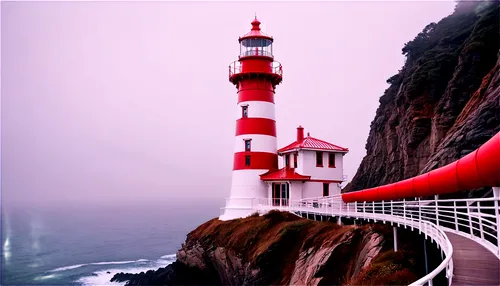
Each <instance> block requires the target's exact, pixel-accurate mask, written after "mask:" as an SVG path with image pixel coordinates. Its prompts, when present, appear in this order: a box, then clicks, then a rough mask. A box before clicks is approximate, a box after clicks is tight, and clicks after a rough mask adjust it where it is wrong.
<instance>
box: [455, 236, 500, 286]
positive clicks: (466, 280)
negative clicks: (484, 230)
mask: <svg viewBox="0 0 500 286" xmlns="http://www.w3.org/2000/svg"><path fill="white" fill-rule="evenodd" d="M446 235H447V236H448V239H449V240H450V241H451V244H452V245H453V279H452V285H500V260H499V259H498V258H497V257H496V256H495V255H493V253H491V251H489V250H488V249H486V248H485V247H483V246H482V245H480V244H479V243H477V242H475V241H473V240H470V239H468V238H466V237H463V236H461V235H458V234H455V233H452V232H446Z"/></svg>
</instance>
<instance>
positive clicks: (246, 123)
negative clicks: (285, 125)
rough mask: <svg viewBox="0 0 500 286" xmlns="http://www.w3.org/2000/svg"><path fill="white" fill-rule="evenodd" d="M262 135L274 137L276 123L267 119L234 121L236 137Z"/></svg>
mask: <svg viewBox="0 0 500 286" xmlns="http://www.w3.org/2000/svg"><path fill="white" fill-rule="evenodd" d="M243 134H262V135H269V136H273V137H276V121H274V120H272V119H267V118H241V119H238V120H236V136H238V135H243Z"/></svg>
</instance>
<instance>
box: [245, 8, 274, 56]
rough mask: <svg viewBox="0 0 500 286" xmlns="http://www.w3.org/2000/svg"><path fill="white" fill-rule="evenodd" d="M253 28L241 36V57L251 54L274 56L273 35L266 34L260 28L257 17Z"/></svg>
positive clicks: (253, 22)
mask: <svg viewBox="0 0 500 286" xmlns="http://www.w3.org/2000/svg"><path fill="white" fill-rule="evenodd" d="M251 24H252V29H251V30H250V32H248V33H246V34H245V35H244V36H243V37H240V38H239V39H238V41H239V42H240V58H242V57H249V56H264V57H270V58H273V48H272V47H273V37H271V36H268V35H266V34H264V33H263V32H262V31H261V29H260V24H261V23H260V21H259V20H257V17H255V19H254V20H253V21H252V23H251Z"/></svg>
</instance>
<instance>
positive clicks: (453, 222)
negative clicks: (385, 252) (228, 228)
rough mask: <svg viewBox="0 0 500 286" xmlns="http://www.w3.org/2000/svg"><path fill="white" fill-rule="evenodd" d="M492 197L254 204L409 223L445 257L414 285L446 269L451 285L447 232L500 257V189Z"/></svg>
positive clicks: (260, 201) (335, 198) (265, 208)
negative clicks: (477, 244)
mask: <svg viewBox="0 0 500 286" xmlns="http://www.w3.org/2000/svg"><path fill="white" fill-rule="evenodd" d="M493 193H494V195H493V197H490V198H479V199H477V198H472V199H437V198H435V199H434V200H420V199H417V198H416V199H414V200H399V201H378V202H353V203H344V202H343V201H342V197H341V195H337V196H330V197H319V198H308V199H303V200H299V201H289V202H288V205H280V206H276V205H273V204H272V202H271V201H270V200H269V199H255V200H256V201H254V203H253V205H254V206H257V209H256V210H257V211H259V212H261V213H263V212H267V211H269V210H272V209H277V210H282V211H289V212H293V213H298V214H300V215H301V216H302V214H303V213H312V214H318V215H328V216H334V217H339V218H340V217H345V218H357V219H365V220H368V221H370V220H373V221H374V222H377V221H380V222H383V223H385V222H389V223H391V225H397V226H404V227H405V228H407V227H410V228H411V229H412V230H413V229H415V230H418V231H419V233H423V234H424V235H425V237H426V238H427V237H429V238H430V239H431V240H432V241H433V242H434V241H435V242H436V243H437V245H438V246H439V248H440V249H441V250H442V251H443V253H444V255H445V257H444V260H443V261H442V263H441V264H440V265H439V266H438V267H437V268H436V269H434V270H433V271H432V272H430V273H429V274H427V275H426V276H424V277H422V278H420V279H419V280H417V281H415V282H414V283H412V284H411V285H423V284H425V283H427V284H428V285H432V280H433V279H434V278H435V277H436V276H437V275H438V274H439V273H441V272H442V271H443V270H445V274H446V277H447V278H448V283H449V285H450V284H451V280H452V279H451V278H452V275H453V260H452V255H453V246H452V245H451V242H450V240H449V239H448V237H447V235H446V233H445V231H446V232H452V233H455V234H459V235H461V236H464V237H466V238H469V239H471V240H474V241H476V242H477V243H479V244H481V245H483V246H484V247H485V248H487V249H488V250H489V251H491V252H492V253H493V254H495V256H496V257H497V258H499V259H500V252H499V249H500V248H499V244H500V234H499V231H498V226H499V225H500V209H499V205H500V202H499V201H500V200H499V196H500V189H499V188H494V192H493Z"/></svg>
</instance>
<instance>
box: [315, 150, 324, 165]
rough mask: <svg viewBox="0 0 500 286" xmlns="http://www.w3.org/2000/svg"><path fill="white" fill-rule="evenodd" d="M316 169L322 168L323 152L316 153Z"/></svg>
mask: <svg viewBox="0 0 500 286" xmlns="http://www.w3.org/2000/svg"><path fill="white" fill-rule="evenodd" d="M316 167H323V152H321V151H317V152H316Z"/></svg>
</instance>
